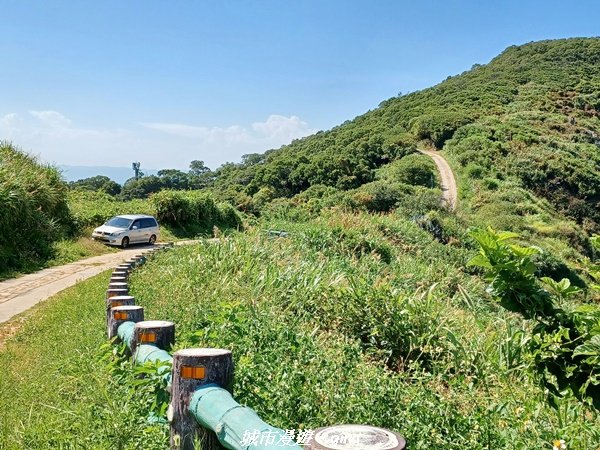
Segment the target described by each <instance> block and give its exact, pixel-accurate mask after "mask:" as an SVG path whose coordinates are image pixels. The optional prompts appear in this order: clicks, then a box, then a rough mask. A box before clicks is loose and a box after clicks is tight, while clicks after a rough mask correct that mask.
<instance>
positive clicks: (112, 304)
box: [106, 295, 135, 337]
mask: <svg viewBox="0 0 600 450" xmlns="http://www.w3.org/2000/svg"><path fill="white" fill-rule="evenodd" d="M132 305H135V298H134V297H132V296H131V295H115V296H114V297H111V298H107V299H106V333H107V334H108V336H109V337H110V328H109V327H108V323H109V321H110V310H111V309H112V308H116V307H117V306H132Z"/></svg>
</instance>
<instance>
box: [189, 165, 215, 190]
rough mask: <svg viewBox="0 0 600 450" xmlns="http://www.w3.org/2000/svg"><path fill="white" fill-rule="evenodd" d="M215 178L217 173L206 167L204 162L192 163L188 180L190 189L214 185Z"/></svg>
mask: <svg viewBox="0 0 600 450" xmlns="http://www.w3.org/2000/svg"><path fill="white" fill-rule="evenodd" d="M214 178H215V173H214V172H213V171H212V170H210V168H209V167H206V166H205V165H204V161H199V160H194V161H192V162H191V163H190V171H189V178H188V181H189V188H190V189H202V188H205V187H207V186H209V185H211V184H212V183H213V181H214Z"/></svg>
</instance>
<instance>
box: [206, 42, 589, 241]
mask: <svg viewBox="0 0 600 450" xmlns="http://www.w3.org/2000/svg"><path fill="white" fill-rule="evenodd" d="M599 92H600V39H598V38H582V39H565V40H556V41H542V42H535V43H530V44H526V45H522V46H513V47H509V48H508V49H506V50H505V51H504V52H503V53H502V54H501V55H499V56H498V57H496V58H494V59H493V60H492V61H491V62H490V63H489V64H486V65H475V66H473V68H472V69H471V70H470V71H468V72H465V73H462V74H460V75H457V76H453V77H448V78H447V79H446V80H445V81H444V82H442V83H440V84H439V85H437V86H434V87H432V88H429V89H425V90H422V91H419V92H414V93H411V94H408V95H404V96H401V97H397V98H391V99H389V100H386V101H383V102H382V103H381V104H380V106H379V107H378V108H377V109H375V110H373V111H369V112H367V113H366V114H364V115H362V116H359V117H357V118H355V119H354V120H352V121H347V122H345V123H344V124H342V125H340V126H338V127H335V128H334V129H332V130H330V131H326V132H319V133H317V134H315V135H313V136H310V137H307V138H304V139H301V140H297V141H294V142H293V143H292V144H290V145H288V146H284V147H282V148H281V149H279V150H271V151H268V152H266V153H265V154H263V155H247V156H246V157H245V158H244V160H243V162H242V163H241V164H228V165H225V166H223V167H222V168H220V169H219V171H218V174H217V175H218V176H217V179H216V188H217V190H218V191H220V192H225V193H224V194H223V195H224V196H225V197H227V198H229V199H231V200H233V201H234V202H235V203H236V204H237V205H239V206H240V207H242V208H248V209H252V208H253V207H254V208H255V209H256V208H257V207H258V208H259V209H260V207H261V203H264V198H265V196H266V197H267V198H268V199H269V200H270V199H272V198H277V197H288V198H289V197H293V196H294V195H297V194H299V193H301V192H303V191H306V190H307V189H309V188H311V187H313V188H314V187H315V186H320V185H325V186H328V187H331V188H333V189H335V190H341V191H348V190H352V189H357V188H360V187H361V186H364V185H365V184H370V183H373V182H377V179H378V171H377V169H379V168H381V167H382V166H384V165H386V164H388V163H390V162H392V161H394V160H396V159H398V158H401V157H403V156H405V155H406V154H408V153H411V152H412V151H414V149H415V147H416V146H417V145H431V146H434V147H436V148H438V149H443V150H444V152H445V153H447V154H448V156H449V158H450V159H451V160H452V161H453V162H454V163H455V170H457V171H459V172H460V173H461V175H464V178H463V179H462V181H463V185H464V186H463V187H464V190H463V192H462V196H463V199H469V200H473V202H468V203H469V204H471V203H473V206H474V207H475V209H477V208H479V207H483V206H484V205H485V204H486V202H488V201H490V199H493V198H494V197H495V196H497V194H496V193H497V192H498V191H505V190H507V189H508V190H512V191H513V192H514V194H515V195H516V196H519V197H523V196H526V195H528V194H526V193H525V192H523V191H521V189H524V190H525V191H527V193H531V194H533V195H534V196H535V197H536V198H540V199H544V200H547V201H548V202H549V205H550V206H551V208H552V209H554V211H555V212H557V213H559V214H561V215H566V216H568V217H570V218H572V219H574V220H575V221H577V223H579V224H580V225H582V226H583V227H584V228H585V230H587V231H595V232H598V231H599V230H600V228H599V223H600V208H598V206H599V204H598V202H599V201H600V169H599V168H600V151H599V148H598V145H599V144H600V119H599V115H600V94H599ZM396 188H397V189H396V190H400V191H401V190H402V189H399V188H400V186H396ZM371 189H373V187H371ZM391 194H392V195H393V192H392V193H391ZM532 202H533V203H535V202H536V200H532ZM257 205H258V206H257ZM509 212H510V211H509ZM526 213H527V212H522V213H521V215H523V214H526ZM513 214H514V212H513ZM514 215H519V214H514Z"/></svg>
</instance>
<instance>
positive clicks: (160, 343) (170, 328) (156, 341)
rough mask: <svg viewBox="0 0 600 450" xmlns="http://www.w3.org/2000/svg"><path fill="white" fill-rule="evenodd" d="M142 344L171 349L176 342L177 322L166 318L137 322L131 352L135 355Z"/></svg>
mask: <svg viewBox="0 0 600 450" xmlns="http://www.w3.org/2000/svg"><path fill="white" fill-rule="evenodd" d="M142 344H149V345H154V346H156V347H158V348H160V349H162V350H170V349H171V347H172V346H173V344H175V324H174V323H173V322H167V321H166V320H144V321H143V322H138V323H136V324H135V328H134V331H133V339H132V341H131V354H132V355H134V356H135V351H136V349H137V347H138V345H142Z"/></svg>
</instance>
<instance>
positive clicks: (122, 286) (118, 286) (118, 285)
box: [108, 281, 129, 289]
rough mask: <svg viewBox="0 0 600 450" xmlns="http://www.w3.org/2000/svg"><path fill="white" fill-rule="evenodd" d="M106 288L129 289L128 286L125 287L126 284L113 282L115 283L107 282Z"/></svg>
mask: <svg viewBox="0 0 600 450" xmlns="http://www.w3.org/2000/svg"><path fill="white" fill-rule="evenodd" d="M108 288H109V289H129V286H128V285H127V282H124V281H115V282H109V283H108Z"/></svg>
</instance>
